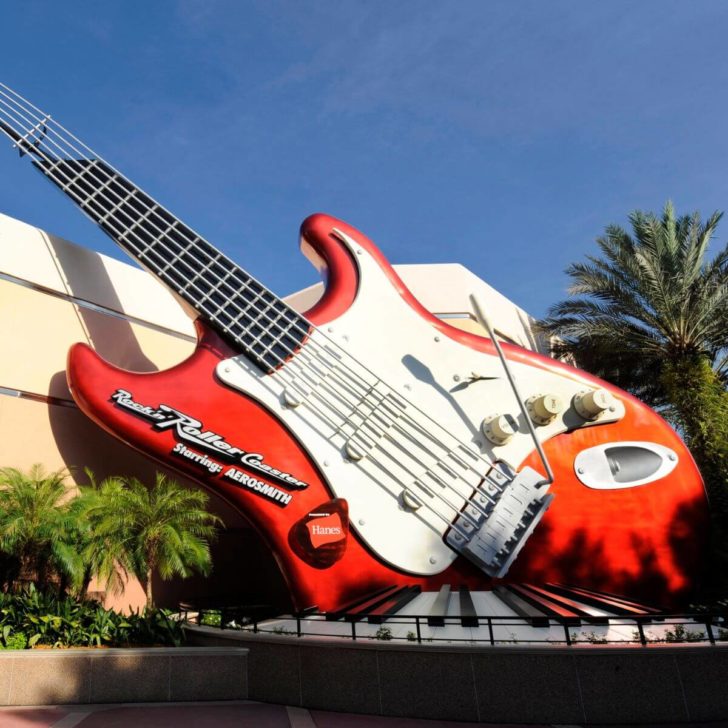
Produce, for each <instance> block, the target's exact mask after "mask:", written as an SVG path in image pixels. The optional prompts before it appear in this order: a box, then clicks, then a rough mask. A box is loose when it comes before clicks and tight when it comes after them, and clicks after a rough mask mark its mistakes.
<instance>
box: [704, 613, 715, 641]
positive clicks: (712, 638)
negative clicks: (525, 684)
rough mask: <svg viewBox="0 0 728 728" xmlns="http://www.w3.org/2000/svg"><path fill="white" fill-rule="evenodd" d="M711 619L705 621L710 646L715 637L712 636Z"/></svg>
mask: <svg viewBox="0 0 728 728" xmlns="http://www.w3.org/2000/svg"><path fill="white" fill-rule="evenodd" d="M711 622H712V618H711V617H708V619H706V620H705V629H706V631H707V633H708V639H709V640H710V644H711V645H714V644H715V635H714V634H713V625H712V624H711Z"/></svg>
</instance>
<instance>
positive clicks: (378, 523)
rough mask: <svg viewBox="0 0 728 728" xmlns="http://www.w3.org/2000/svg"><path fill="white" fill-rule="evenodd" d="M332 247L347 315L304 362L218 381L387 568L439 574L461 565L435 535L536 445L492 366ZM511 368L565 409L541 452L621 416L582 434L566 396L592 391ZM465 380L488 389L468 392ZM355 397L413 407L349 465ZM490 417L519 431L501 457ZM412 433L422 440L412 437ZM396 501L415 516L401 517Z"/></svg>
mask: <svg viewBox="0 0 728 728" xmlns="http://www.w3.org/2000/svg"><path fill="white" fill-rule="evenodd" d="M339 237H340V239H341V240H342V242H343V243H344V244H345V245H347V247H349V249H350V250H351V252H352V254H353V256H354V258H355V259H356V261H357V263H358V265H359V289H358V292H357V295H356V299H355V301H354V303H353V305H352V306H351V307H350V308H349V310H348V311H346V313H344V314H343V315H342V316H341V317H339V318H338V319H336V320H335V321H333V322H331V323H330V324H328V325H326V326H324V327H322V328H321V329H320V330H317V331H315V332H314V333H313V334H312V336H311V337H310V339H309V340H308V342H307V343H306V344H305V345H304V347H303V351H302V353H300V354H298V355H297V356H295V357H293V359H292V361H291V362H290V363H288V364H286V365H285V366H283V367H282V368H281V369H280V370H278V371H277V372H276V373H275V374H272V375H268V374H264V373H263V372H262V371H261V370H260V369H258V368H257V367H256V366H255V365H254V364H252V363H251V362H250V360H249V359H247V358H246V357H245V356H238V357H235V358H233V359H227V360H225V361H223V362H220V364H219V365H218V368H217V374H218V376H219V377H220V378H221V379H222V380H223V381H224V382H225V383H226V384H228V385H229V386H231V387H234V388H237V389H239V390H241V391H243V392H245V393H246V394H248V395H249V396H252V397H254V398H255V399H257V400H258V401H260V402H261V403H262V404H264V405H265V406H266V407H268V408H269V409H270V410H271V411H272V412H274V413H275V414H276V416H277V417H279V418H280V419H281V420H282V421H283V422H285V423H286V425H287V426H288V427H290V428H291V430H292V431H293V432H295V433H296V435H297V437H298V438H299V440H300V441H301V442H302V443H303V445H304V447H305V448H306V450H307V451H308V453H309V454H310V455H311V457H312V458H313V460H314V461H315V462H316V463H317V464H318V466H319V468H320V470H321V472H322V473H323V475H324V477H325V478H326V479H327V481H328V483H329V485H330V487H331V489H332V491H333V492H334V493H335V494H336V496H337V497H340V498H345V499H346V500H347V501H348V504H349V513H350V519H351V526H352V527H353V528H354V529H356V531H357V532H358V533H359V534H360V535H361V537H362V538H363V539H364V541H366V542H367V543H368V545H369V546H370V547H371V548H372V549H373V550H374V551H375V552H377V554H378V555H379V556H380V557H381V558H382V559H383V560H384V561H387V562H389V563H390V564H392V565H393V566H395V567H397V568H399V569H402V570H405V571H408V572H411V573H414V574H422V575H430V574H436V573H439V572H441V571H443V570H444V569H445V568H447V567H448V566H449V565H450V564H451V563H452V561H454V559H455V558H456V557H457V553H456V552H455V551H453V550H452V549H451V548H450V547H449V546H448V545H447V544H446V543H445V542H444V541H443V535H444V534H445V532H446V531H447V530H448V527H449V524H450V522H451V521H452V520H453V519H454V518H455V517H456V516H457V513H458V511H459V510H460V509H461V508H462V506H463V505H464V503H465V501H466V499H467V498H468V497H469V496H470V495H471V493H472V491H473V488H474V487H475V486H476V485H477V483H478V482H479V481H480V479H481V478H482V476H483V475H485V472H486V471H487V469H488V467H489V463H491V462H493V461H494V460H504V461H506V462H507V463H509V464H510V465H511V466H514V467H516V466H518V465H519V464H520V463H521V462H522V461H523V460H524V459H525V458H526V457H527V456H528V455H529V454H530V453H531V452H532V450H533V449H534V444H533V440H532V439H531V437H530V435H529V433H528V429H527V427H526V424H525V421H524V419H523V416H522V415H521V414H520V410H519V407H518V404H517V402H516V400H515V397H514V394H513V391H512V390H511V388H510V387H509V385H508V382H507V379H506V377H505V375H504V372H503V369H502V366H501V364H500V362H499V360H498V358H497V357H496V356H489V355H486V354H482V353H480V352H477V351H474V350H472V349H470V348H468V347H466V346H464V345H462V344H460V343H458V342H457V341H455V340H453V339H450V338H449V337H447V336H446V335H444V334H442V333H441V332H439V331H438V330H436V329H434V328H433V327H432V326H431V325H430V324H429V323H428V322H427V321H426V320H425V319H424V318H422V317H421V316H420V315H419V314H418V313H417V312H415V311H414V310H413V309H412V308H411V307H410V306H409V305H408V304H407V303H406V302H405V301H404V299H403V298H402V297H401V296H400V294H399V293H398V292H397V291H396V290H395V288H394V287H393V286H392V284H391V282H390V281H389V279H388V278H387V277H386V275H385V274H384V272H383V271H382V269H381V268H380V267H379V265H378V264H377V262H376V261H375V260H374V259H373V258H372V257H371V256H370V255H369V254H368V253H367V251H366V250H365V249H361V248H359V247H358V245H357V243H356V241H355V240H353V239H352V238H350V237H348V236H346V235H344V234H343V233H341V234H339ZM350 357H351V358H350ZM317 360H319V361H321V360H325V361H328V362H329V363H331V362H333V363H334V365H335V367H336V369H335V371H334V373H333V374H330V375H329V376H328V377H325V378H322V377H321V376H319V375H318V374H316V373H315V370H316V369H317V370H318V371H319V372H323V373H326V372H330V371H331V370H330V369H327V368H326V367H322V366H317V364H316V362H317ZM354 360H356V361H354ZM337 362H338V366H337ZM356 362H362V363H364V364H365V365H366V366H363V365H359V364H357V363H356ZM312 367H314V368H315V369H314V368H312ZM511 367H512V370H513V373H514V375H515V377H516V381H517V382H518V385H519V388H520V390H521V394H522V396H523V397H524V398H526V399H527V398H528V397H530V396H532V395H539V394H545V393H551V394H556V395H558V396H560V397H561V398H562V400H563V401H564V402H565V403H566V404H567V409H566V410H565V411H564V412H563V413H562V414H561V415H559V416H557V417H556V419H555V420H553V421H552V422H551V423H550V424H548V425H546V426H543V427H538V428H537V432H538V435H539V438H540V439H541V440H542V441H543V440H546V439H548V438H550V437H553V436H554V435H556V434H558V433H560V432H563V431H565V430H566V429H573V428H574V427H579V426H584V425H587V424H599V423H602V422H611V421H614V420H616V419H619V418H621V417H622V416H623V415H624V407H623V405H622V404H621V402H618V401H617V402H616V403H615V407H614V411H611V412H605V413H604V414H603V415H602V416H601V417H600V418H599V419H598V421H597V422H594V423H589V422H585V420H584V419H583V418H581V417H580V416H579V415H578V414H577V413H576V411H575V410H574V408H573V406H572V405H571V404H570V403H571V402H572V399H573V397H574V395H576V394H577V393H579V392H582V391H584V390H585V389H589V388H590V386H589V385H588V384H587V383H586V381H583V380H581V379H580V378H579V375H578V372H576V371H575V372H574V375H573V378H567V377H566V376H564V375H563V374H562V373H556V372H549V371H545V370H543V369H541V368H538V367H536V366H529V365H524V364H518V363H513V364H512V365H511ZM472 374H476V375H477V376H478V377H484V378H486V379H478V380H476V381H472V382H470V383H469V382H468V379H469V377H471V375H472ZM490 377H492V379H489V378H490ZM317 382H321V383H320V384H318V386H317V385H316V383H317ZM348 382H351V383H352V384H351V387H349V386H348V384H347V383H348ZM357 387H359V388H361V387H373V394H371V395H370V397H371V400H372V402H375V401H380V400H381V399H382V397H383V396H385V397H386V395H387V394H388V393H390V392H392V393H395V396H396V395H399V396H401V397H402V399H403V400H406V402H408V403H411V404H409V405H407V407H406V409H405V414H404V415H403V417H404V419H402V418H400V419H399V420H394V426H391V427H389V428H380V429H384V430H385V431H384V434H383V435H382V436H381V437H380V438H379V439H378V440H376V444H375V446H374V447H373V448H372V449H370V450H369V451H368V452H366V454H364V456H363V457H362V458H361V459H358V460H353V459H352V458H351V457H350V456H349V455H350V454H351V453H352V452H356V450H357V449H358V448H357V447H354V448H353V449H352V447H351V445H352V443H354V441H355V440H356V439H357V437H358V436H356V435H355V437H354V440H352V439H351V438H352V435H353V434H354V433H355V429H356V426H357V424H359V423H360V422H361V418H360V417H359V416H356V415H355V416H354V418H353V419H352V418H349V420H348V421H347V417H346V415H347V413H348V414H350V413H351V411H352V409H353V408H354V407H355V406H356V403H357V396H358V392H359V389H357ZM292 391H293V392H301V391H304V392H307V391H310V393H309V394H308V396H300V397H297V401H296V402H294V404H296V406H286V405H285V404H284V402H285V400H286V398H288V400H289V402H290V399H291V398H290V396H289V393H290V392H292ZM284 393H285V394H284ZM298 401H300V404H299V403H298ZM367 402H369V399H367ZM395 409H396V408H395ZM391 410H392V408H391V407H389V411H391ZM367 411H368V410H367ZM423 413H426V414H423ZM494 414H510V415H512V416H513V418H514V419H515V420H516V421H517V422H518V431H517V432H516V434H515V435H514V436H513V438H512V439H511V440H510V441H509V442H508V443H507V444H505V445H502V446H495V445H493V444H492V443H491V442H490V441H488V440H487V439H486V438H485V437H484V436H483V433H482V431H481V429H480V425H481V422H482V421H483V419H484V418H485V417H488V416H490V415H494ZM405 420H406V423H405V424H402V423H403V422H405ZM350 422H353V424H350ZM344 423H345V424H344ZM379 424H381V422H380V423H379ZM418 429H419V430H420V432H421V433H422V432H427V433H430V434H429V435H421V437H416V436H414V435H413V433H415V432H417V430H418ZM413 438H414V439H413ZM436 443H442V444H441V445H438V444H436ZM347 444H348V445H349V449H348V450H347ZM459 444H461V445H462V446H464V447H461V446H460V445H459ZM439 447H441V448H442V449H443V450H444V449H447V450H454V451H455V452H456V454H457V456H458V457H459V458H461V459H462V460H463V461H466V462H467V463H468V464H471V463H472V464H473V467H472V468H469V469H468V472H467V474H462V475H459V474H457V473H455V474H454V475H453V473H452V472H448V470H449V468H448V467H447V463H448V462H449V463H450V464H452V463H453V462H455V461H447V462H446V463H445V465H446V467H445V468H443V467H442V465H438V464H437V462H436V461H437V460H438V459H439V458H438V457H437V456H436V455H437V452H438V448H439ZM420 448H422V449H420ZM431 449H432V451H433V454H432V456H428V455H427V453H426V451H430V450H431ZM465 450H467V451H469V453H470V454H465ZM359 454H361V453H359ZM428 457H429V459H428ZM428 470H431V471H432V472H435V471H436V472H437V473H439V475H440V476H441V477H440V480H441V481H443V482H444V484H443V483H442V482H441V483H440V485H439V487H436V486H432V485H431V484H429V485H428V487H427V488H426V489H422V488H420V487H419V486H418V485H417V484H416V483H417V482H418V481H419V480H420V479H421V476H422V473H424V472H426V471H428ZM404 490H408V491H409V492H410V493H413V494H415V496H416V497H417V498H419V500H420V501H422V502H423V506H422V507H419V508H418V509H416V510H412V509H411V508H410V507H408V505H407V501H406V500H403V491H404ZM428 492H429V493H431V494H432V495H431V496H430V495H428Z"/></svg>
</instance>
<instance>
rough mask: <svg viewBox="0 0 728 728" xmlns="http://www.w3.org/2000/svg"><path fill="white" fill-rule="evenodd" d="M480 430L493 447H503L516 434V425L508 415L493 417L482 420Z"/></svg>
mask: <svg viewBox="0 0 728 728" xmlns="http://www.w3.org/2000/svg"><path fill="white" fill-rule="evenodd" d="M481 429H482V430H483V434H484V435H485V436H486V437H487V438H488V439H489V440H490V441H491V442H492V443H493V444H494V445H505V444H506V443H507V442H508V440H510V439H511V438H512V437H513V435H515V434H516V431H517V430H518V425H517V424H516V421H515V420H514V419H513V417H511V416H510V415H493V416H492V417H487V418H486V419H484V420H483V424H482V425H481Z"/></svg>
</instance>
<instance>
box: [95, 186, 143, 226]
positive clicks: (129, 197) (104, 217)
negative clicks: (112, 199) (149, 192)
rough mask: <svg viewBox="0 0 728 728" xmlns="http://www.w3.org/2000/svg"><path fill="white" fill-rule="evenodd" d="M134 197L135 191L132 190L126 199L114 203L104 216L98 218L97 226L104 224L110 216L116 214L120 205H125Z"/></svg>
mask: <svg viewBox="0 0 728 728" xmlns="http://www.w3.org/2000/svg"><path fill="white" fill-rule="evenodd" d="M135 196H136V190H132V191H131V192H130V193H129V194H128V195H127V196H126V197H124V198H123V199H122V200H120V201H119V202H117V203H116V205H114V206H113V207H112V208H111V209H110V210H109V211H108V212H107V213H106V214H105V215H102V216H101V217H100V218H99V224H103V223H105V222H106V221H107V220H108V219H109V218H110V217H111V216H112V215H114V214H115V213H117V212H118V211H119V209H120V208H121V206H122V205H125V204H126V203H127V202H129V200H131V199H132V198H133V197H135Z"/></svg>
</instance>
